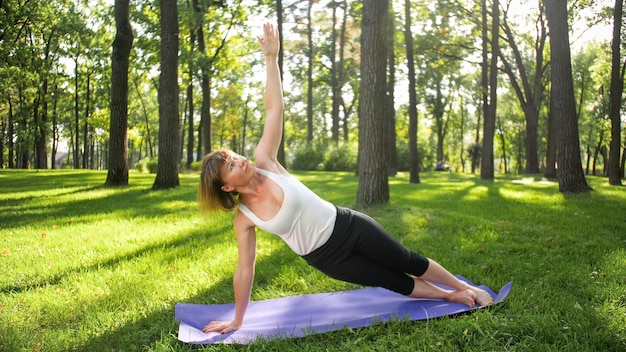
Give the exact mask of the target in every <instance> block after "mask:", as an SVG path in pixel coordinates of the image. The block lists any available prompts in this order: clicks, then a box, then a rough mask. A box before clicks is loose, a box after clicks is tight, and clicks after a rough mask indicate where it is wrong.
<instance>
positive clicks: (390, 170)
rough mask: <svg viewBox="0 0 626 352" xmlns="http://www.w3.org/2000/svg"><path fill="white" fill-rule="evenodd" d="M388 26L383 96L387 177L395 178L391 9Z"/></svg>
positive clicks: (392, 14) (394, 67)
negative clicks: (385, 78)
mask: <svg viewBox="0 0 626 352" xmlns="http://www.w3.org/2000/svg"><path fill="white" fill-rule="evenodd" d="M388 16H389V25H388V26H387V28H386V31H385V32H386V34H385V36H386V38H387V53H388V62H387V67H388V72H389V73H388V78H387V93H386V95H385V116H386V120H387V124H386V126H387V129H386V130H387V138H388V140H387V145H388V146H389V147H388V148H387V157H386V158H385V159H386V160H387V175H389V176H395V175H396V174H397V173H398V151H397V149H396V108H395V86H396V54H395V52H394V45H393V44H394V37H395V24H394V17H395V14H394V13H393V9H391V8H390V10H389V15H388Z"/></svg>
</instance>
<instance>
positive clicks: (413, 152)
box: [404, 0, 420, 183]
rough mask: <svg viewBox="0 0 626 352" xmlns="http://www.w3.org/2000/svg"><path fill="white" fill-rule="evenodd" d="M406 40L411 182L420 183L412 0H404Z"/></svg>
mask: <svg viewBox="0 0 626 352" xmlns="http://www.w3.org/2000/svg"><path fill="white" fill-rule="evenodd" d="M404 42H405V46H406V57H407V67H408V70H409V182H410V183H420V174H419V158H418V149H417V126H418V125H417V117H418V116H417V84H416V78H415V53H414V50H413V32H412V31H411V1H410V0H404Z"/></svg>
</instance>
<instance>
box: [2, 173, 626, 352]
mask: <svg viewBox="0 0 626 352" xmlns="http://www.w3.org/2000/svg"><path fill="white" fill-rule="evenodd" d="M295 175H296V176H297V177H299V178H300V179H301V180H302V181H303V182H304V183H305V184H307V185H308V186H310V187H311V188H312V189H313V190H314V191H316V192H317V193H318V194H320V195H321V196H322V197H324V198H326V199H328V200H330V201H332V202H334V203H336V204H337V205H342V206H352V205H353V203H354V200H355V196H356V190H357V186H358V180H357V178H356V177H355V176H354V175H352V174H350V173H330V172H296V173H295ZM420 176H421V180H422V183H421V184H419V185H410V184H408V175H407V174H406V173H400V174H399V175H398V176H397V177H393V178H390V180H389V183H390V189H391V201H390V203H389V204H388V205H386V206H382V207H378V208H376V209H368V210H366V212H367V213H368V214H369V215H371V216H372V217H374V218H375V219H377V220H378V221H379V222H381V223H382V224H383V225H384V226H385V227H387V228H388V229H389V231H390V232H391V233H392V234H393V235H394V236H396V237H397V238H398V239H399V240H400V241H402V242H403V243H404V244H405V245H407V246H409V247H410V248H413V249H416V250H417V251H419V252H421V253H423V254H425V255H427V256H429V257H431V258H434V259H436V260H437V261H439V262H440V263H441V264H443V265H444V266H445V267H447V268H448V269H449V270H450V271H451V272H453V273H455V274H461V275H463V276H465V277H467V278H469V279H470V280H472V281H473V282H475V283H476V284H485V285H487V286H489V287H491V288H492V289H494V290H496V291H497V290H499V289H500V287H502V286H503V285H504V284H505V283H507V282H509V281H512V282H513V289H512V291H511V294H510V295H509V297H508V298H507V299H506V300H505V301H504V302H503V303H501V304H499V305H496V306H493V307H491V308H488V309H481V310H479V311H476V312H473V313H471V314H467V315H462V316H457V317H453V318H441V319H435V320H430V321H394V322H388V323H383V324H378V325H374V326H372V327H368V328H361V329H344V330H340V331H337V332H332V333H326V334H319V335H313V336H309V337H306V338H299V339H290V340H279V341H260V342H257V343H255V344H250V345H245V346H240V345H220V346H213V345H208V346H191V345H186V344H183V343H181V342H179V341H178V340H177V339H176V334H177V329H178V324H177V322H176V321H175V320H174V306H175V304H176V303H178V302H185V303H231V302H233V293H232V284H231V282H232V281H231V280H232V274H233V271H234V268H235V264H236V242H235V239H234V234H233V232H232V226H231V221H232V214H222V215H219V216H218V217H217V218H215V219H205V218H202V217H201V216H200V215H199V213H198V209H197V201H196V190H197V183H198V179H199V176H198V174H181V176H180V178H181V186H180V187H178V188H176V189H173V190H165V191H151V190H150V187H151V185H152V183H153V181H154V175H149V174H139V173H136V172H131V175H130V183H131V185H130V186H128V187H121V188H105V187H103V186H102V184H103V183H104V180H105V178H106V172H105V171H84V170H80V171H76V170H61V171H50V170H48V171H33V170H0V272H1V273H2V274H1V275H0V292H1V296H0V351H38V350H40V351H196V350H208V351H213V350H219V351H232V350H248V351H257V350H265V351H292V350H293V351H320V350H325V351H458V350H467V351H570V350H571V351H574V350H576V351H624V350H626V188H624V187H611V186H608V184H607V182H606V179H603V178H596V177H590V178H589V182H590V184H591V185H592V187H593V188H594V191H593V192H591V193H588V194H580V195H563V194H561V193H559V192H558V185H557V184H556V183H554V182H550V181H545V180H542V179H541V178H539V177H526V176H518V177H513V176H498V177H497V179H496V181H494V182H487V181H482V180H480V178H479V177H478V176H476V175H464V174H454V173H422V174H421V175H420ZM258 237H259V239H258V259H257V273H256V279H255V287H254V289H253V293H252V299H253V300H260V299H268V298H277V297H282V296H289V295H298V294H305V293H317V292H328V291H338V290H344V289H351V288H356V286H354V285H350V284H346V283H342V282H338V281H335V280H333V279H330V278H327V277H325V276H324V275H322V274H320V273H318V272H316V271H315V270H314V269H312V268H310V267H308V266H307V265H306V263H305V262H304V261H303V260H301V259H300V258H298V257H297V256H296V255H295V254H293V253H292V252H291V251H290V250H289V249H288V248H287V246H286V245H284V244H283V243H282V242H281V241H280V239H279V238H278V237H276V236H272V235H269V234H266V233H260V234H259V236H258Z"/></svg>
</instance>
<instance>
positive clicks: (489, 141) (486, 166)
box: [480, 0, 500, 180]
mask: <svg viewBox="0 0 626 352" xmlns="http://www.w3.org/2000/svg"><path fill="white" fill-rule="evenodd" d="M499 33H500V11H499V5H498V0H493V7H492V23H491V63H490V67H489V104H488V105H487V106H486V107H483V110H484V111H485V118H484V127H483V148H482V159H481V166H480V177H481V178H482V179H483V180H493V179H494V165H493V161H494V158H493V154H494V151H493V138H494V135H495V130H496V111H497V101H498V94H497V91H498V56H499V53H500V46H499V43H498V38H499V37H500V34H499ZM484 38H485V37H483V40H484ZM483 48H484V46H483ZM483 69H487V68H486V67H485V68H483ZM483 77H484V76H483ZM483 99H484V98H483Z"/></svg>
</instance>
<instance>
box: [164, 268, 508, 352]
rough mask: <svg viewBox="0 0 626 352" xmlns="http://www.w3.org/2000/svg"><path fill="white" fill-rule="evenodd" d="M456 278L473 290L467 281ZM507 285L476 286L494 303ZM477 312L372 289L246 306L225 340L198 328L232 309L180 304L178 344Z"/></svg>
mask: <svg viewBox="0 0 626 352" xmlns="http://www.w3.org/2000/svg"><path fill="white" fill-rule="evenodd" d="M457 277H458V278H459V279H461V280H464V281H466V282H467V283H469V284H470V285H473V286H475V285H474V284H473V283H471V282H470V281H469V280H467V279H466V278H464V277H462V276H459V275H457ZM511 286H512V283H511V282H509V283H508V284H506V285H504V287H502V288H501V289H500V292H499V294H497V295H496V294H495V293H494V292H493V291H492V290H491V289H490V288H488V287H486V286H479V287H481V288H482V289H484V290H486V291H487V292H489V293H490V294H491V296H492V297H493V299H494V304H496V303H499V302H501V301H503V300H504V299H505V298H506V297H507V296H508V294H509V292H510V291H511ZM476 309H480V307H476V308H470V307H468V306H466V305H464V304H459V303H449V302H445V301H440V300H426V299H414V298H408V297H406V296H402V295H399V294H397V293H394V292H391V291H388V290H386V289H384V288H379V287H371V288H363V289H358V290H352V291H341V292H331V293H319V294H309V295H301V296H290V297H283V298H276V299H268V300H262V301H254V302H250V304H249V305H248V310H247V311H246V316H245V319H244V323H243V326H242V327H241V329H239V330H237V331H235V332H232V333H229V334H225V335H221V334H219V333H208V334H207V333H203V332H202V327H204V326H205V325H206V324H207V323H208V322H209V321H213V320H224V321H229V320H232V319H233V317H234V314H235V305H234V304H211V305H202V304H187V303H179V304H177V305H176V319H177V320H179V321H180V326H179V329H178V339H179V340H180V341H182V342H186V343H190V344H215V343H239V344H246V343H250V342H254V340H256V339H259V338H261V339H266V340H271V339H278V338H294V337H302V336H306V335H311V334H315V333H323V332H328V331H334V330H339V329H342V328H344V327H350V328H359V327H364V326H369V325H372V324H375V323H378V322H384V321H387V320H390V319H406V320H426V319H430V318H436V317H442V316H446V315H453V314H459V313H464V312H469V311H472V310H476Z"/></svg>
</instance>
